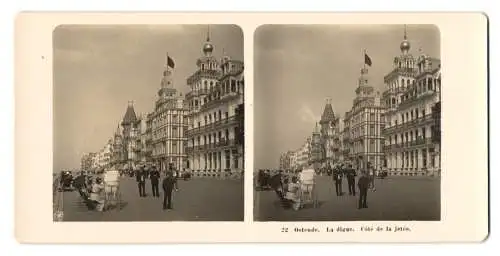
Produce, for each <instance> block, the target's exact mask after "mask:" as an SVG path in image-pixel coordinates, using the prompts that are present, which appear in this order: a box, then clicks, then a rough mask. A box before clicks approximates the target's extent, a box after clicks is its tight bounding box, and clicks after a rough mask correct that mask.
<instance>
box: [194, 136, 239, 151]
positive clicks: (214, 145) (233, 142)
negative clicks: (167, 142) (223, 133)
mask: <svg viewBox="0 0 500 256" xmlns="http://www.w3.org/2000/svg"><path fill="white" fill-rule="evenodd" d="M234 145H236V140H234V139H233V140H225V139H224V140H221V141H217V142H212V143H209V144H204V145H198V146H194V147H193V146H188V147H185V151H186V152H189V153H192V152H196V151H205V150H210V149H220V148H224V147H231V146H234Z"/></svg>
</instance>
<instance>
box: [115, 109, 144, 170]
mask: <svg viewBox="0 0 500 256" xmlns="http://www.w3.org/2000/svg"><path fill="white" fill-rule="evenodd" d="M141 121H142V120H141V119H140V118H137V115H136V114H135V110H134V105H133V103H132V102H129V104H128V107H127V110H126V112H125V115H124V116H123V120H122V122H121V124H120V125H121V128H122V129H121V136H119V138H120V142H121V143H120V144H121V152H120V153H119V154H118V155H119V156H120V157H121V159H120V160H119V161H118V162H117V163H118V164H119V166H120V167H121V168H123V169H131V168H132V169H134V168H136V167H137V166H138V165H139V164H141V151H142V144H141V136H140V135H141V130H140V129H141ZM115 138H116V135H115Z"/></svg>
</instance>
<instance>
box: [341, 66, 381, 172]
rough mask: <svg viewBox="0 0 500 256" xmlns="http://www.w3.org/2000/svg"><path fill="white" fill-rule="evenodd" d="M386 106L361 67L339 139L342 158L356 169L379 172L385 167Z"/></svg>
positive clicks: (366, 71) (366, 70)
mask: <svg viewBox="0 0 500 256" xmlns="http://www.w3.org/2000/svg"><path fill="white" fill-rule="evenodd" d="M384 114H385V106H384V104H383V102H382V101H381V95H380V93H379V92H378V91H375V89H374V87H373V86H372V85H371V84H370V83H369V76H368V69H367V68H366V66H365V67H363V68H362V69H361V74H360V77H359V79H358V87H357V88H356V97H355V99H354V100H353V106H352V108H351V110H350V111H348V112H347V113H346V114H345V117H344V133H343V136H342V140H343V145H344V147H345V148H344V150H343V156H344V158H346V160H348V161H350V162H351V163H353V165H354V167H355V168H358V169H364V168H366V167H367V164H368V163H370V164H371V165H372V166H373V167H375V168H377V169H380V168H382V167H383V163H384V152H383V150H382V147H383V145H384V137H383V136H382V129H383V128H384V125H385V119H384Z"/></svg>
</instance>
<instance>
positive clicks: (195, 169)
mask: <svg viewBox="0 0 500 256" xmlns="http://www.w3.org/2000/svg"><path fill="white" fill-rule="evenodd" d="M214 49H215V46H214V45H213V44H212V42H211V40H210V35H209V33H207V38H206V41H205V42H204V43H203V46H202V56H200V57H199V58H198V59H197V60H196V61H195V64H196V66H195V67H196V68H195V70H194V72H193V74H192V75H190V76H189V77H188V78H187V79H186V83H187V86H188V87H189V89H190V91H189V92H188V93H187V94H186V95H184V96H183V95H182V93H180V92H178V90H177V89H176V86H174V81H173V76H172V74H173V72H175V67H176V64H175V61H174V58H173V57H172V56H168V55H167V56H166V58H165V59H166V60H165V67H164V71H163V73H162V74H161V82H160V88H159V90H158V92H157V99H156V101H155V102H154V107H153V109H152V111H151V112H149V113H146V114H140V115H136V112H135V110H134V105H133V102H129V105H128V106H127V109H126V111H125V114H124V116H123V119H122V121H121V122H120V124H118V127H117V129H116V132H115V133H114V135H113V136H112V138H110V139H109V140H108V141H107V142H106V143H105V146H104V147H103V148H102V149H101V150H99V151H97V152H93V153H88V154H85V155H84V156H83V157H82V159H81V169H82V170H96V169H100V168H103V167H106V166H109V165H115V166H118V168H120V169H134V168H136V167H137V166H138V165H155V166H156V167H157V168H158V169H160V170H161V171H164V170H167V169H168V168H171V167H173V168H175V169H177V170H189V171H190V172H191V173H192V175H193V176H194V177H239V176H241V175H242V173H243V166H244V157H243V156H244V150H243V149H244V121H243V120H244V107H243V106H244V104H243V100H244V83H245V80H244V72H243V70H244V65H243V61H240V60H234V59H232V58H231V57H230V56H228V55H227V54H225V53H224V52H223V54H222V56H221V57H220V58H217V57H215V56H214V55H213V52H214Z"/></svg>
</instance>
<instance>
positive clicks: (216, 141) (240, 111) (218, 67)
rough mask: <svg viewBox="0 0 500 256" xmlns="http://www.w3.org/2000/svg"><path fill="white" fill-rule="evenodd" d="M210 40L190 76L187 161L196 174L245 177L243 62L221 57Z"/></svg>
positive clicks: (187, 165)
mask: <svg viewBox="0 0 500 256" xmlns="http://www.w3.org/2000/svg"><path fill="white" fill-rule="evenodd" d="M213 50H214V45H212V43H211V42H210V37H209V35H207V40H206V42H205V44H204V46H203V48H202V51H203V56H202V57H200V58H198V60H197V62H196V65H197V70H196V71H195V72H194V73H193V74H192V75H191V76H190V77H189V78H188V79H187V84H188V86H189V87H190V92H189V93H187V94H186V100H187V102H188V106H189V111H188V113H187V117H188V120H189V122H188V128H187V131H186V134H185V136H186V137H187V147H186V152H187V162H186V167H187V168H189V169H190V170H191V172H192V174H193V176H195V177H218V178H224V177H231V176H239V177H241V176H242V174H243V169H244V161H243V159H244V121H243V120H244V107H243V102H244V75H243V70H244V66H243V62H242V61H239V60H233V59H231V57H229V56H225V54H224V56H222V58H221V59H217V58H216V57H214V56H213V54H212V53H213Z"/></svg>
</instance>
